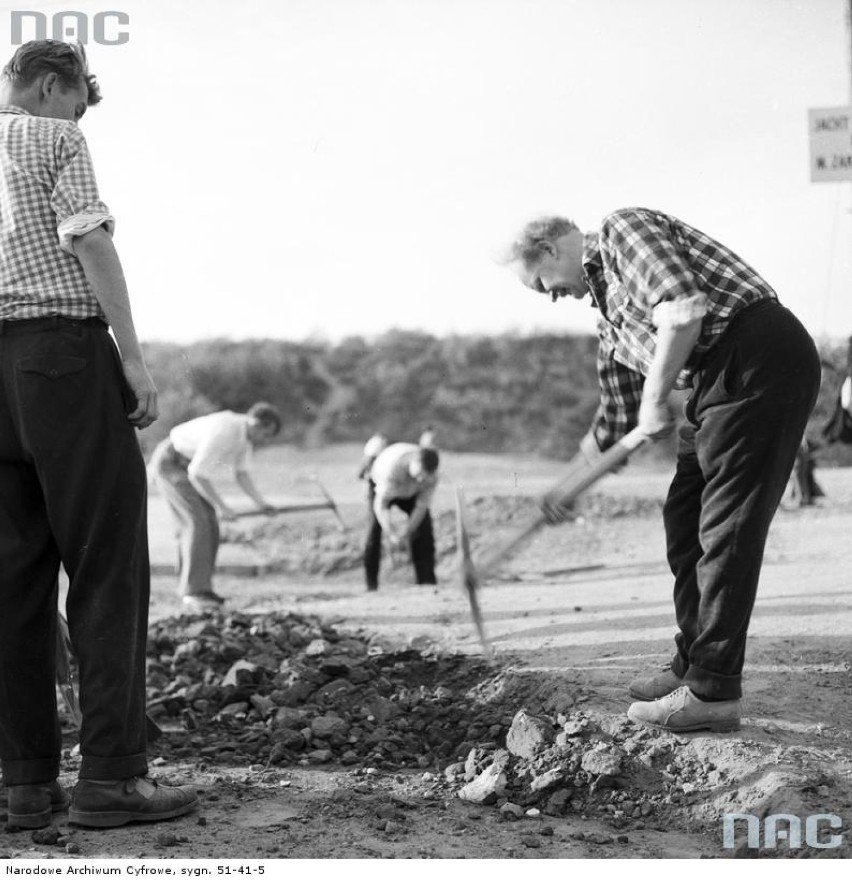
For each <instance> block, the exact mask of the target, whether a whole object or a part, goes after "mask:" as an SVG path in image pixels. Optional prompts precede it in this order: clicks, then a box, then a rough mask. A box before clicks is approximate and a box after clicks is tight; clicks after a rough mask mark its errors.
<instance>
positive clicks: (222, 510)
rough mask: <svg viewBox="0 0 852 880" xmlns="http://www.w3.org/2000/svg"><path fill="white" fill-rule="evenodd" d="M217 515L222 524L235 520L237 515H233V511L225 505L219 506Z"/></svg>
mask: <svg viewBox="0 0 852 880" xmlns="http://www.w3.org/2000/svg"><path fill="white" fill-rule="evenodd" d="M218 513H219V519H221V520H222V521H223V522H232V521H233V520H235V519H236V518H237V514H236V513H235V511H234V510H232V509H231V508H230V507H228V505H227V504H220V505H219V511H218Z"/></svg>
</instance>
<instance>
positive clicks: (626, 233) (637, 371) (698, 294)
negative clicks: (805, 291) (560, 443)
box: [583, 208, 777, 449]
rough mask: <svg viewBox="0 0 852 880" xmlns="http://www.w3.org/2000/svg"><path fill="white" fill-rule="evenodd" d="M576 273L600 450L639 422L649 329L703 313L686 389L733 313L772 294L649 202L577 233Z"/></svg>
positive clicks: (683, 381) (652, 333) (652, 343)
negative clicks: (590, 310) (585, 309)
mask: <svg viewBox="0 0 852 880" xmlns="http://www.w3.org/2000/svg"><path fill="white" fill-rule="evenodd" d="M583 270H584V272H585V276H586V283H587V285H588V288H589V290H590V292H591V294H592V300H593V305H595V306H596V307H597V308H598V309H599V310H600V316H599V318H598V339H599V343H600V344H599V348H598V377H599V381H600V391H601V402H600V406H599V407H598V411H597V413H596V415H595V419H594V421H593V423H592V428H591V433H592V435H593V436H594V438H595V440H596V441H597V444H598V447H599V448H600V449H606V448H608V447H609V446H612V444H613V443H615V442H616V441H617V440H619V439H620V438H621V437H623V436H624V435H625V434H626V433H627V432H628V431H630V430H631V429H632V428H634V427H635V426H636V422H637V419H638V413H639V404H640V403H641V400H642V387H643V385H644V382H645V376H646V375H647V372H648V368H649V366H650V365H651V361H652V360H653V358H654V352H655V349H656V331H657V328H659V327H662V326H669V327H678V326H683V325H685V324H688V323H690V322H692V321H694V320H695V319H696V318H701V319H702V324H701V334H700V336H699V338H698V341H697V343H696V345H695V347H694V348H693V350H692V353H691V354H690V356H689V358H688V360H687V362H686V365H685V367H684V369H683V370H682V371H681V373H680V375H679V376H678V379H677V382H676V385H675V387H677V388H689V387H691V385H692V378H693V376H694V374H695V372H696V370H697V369H698V368H699V365H700V362H701V359H702V358H703V357H704V355H705V354H706V353H707V352H708V351H710V349H712V348H713V346H714V345H715V344H716V343H717V342H718V341H719V339H720V338H721V336H722V334H723V333H724V332H725V330H726V328H727V327H728V324H729V323H730V321H731V319H732V318H733V317H734V315H736V314H737V312H739V311H740V310H742V309H743V308H745V307H746V306H749V305H751V304H752V303H756V302H759V301H761V300H765V299H773V300H777V295H776V293H775V291H774V290H773V289H772V288H771V287H770V286H769V285H768V284H767V283H766V282H765V281H764V280H763V279H762V278H761V277H760V276H759V275H758V274H757V273H756V272H755V271H754V269H752V268H751V267H750V266H749V265H748V264H747V263H745V262H744V261H743V260H741V259H740V258H739V257H738V256H737V255H736V254H735V253H734V252H733V251H731V250H729V249H728V248H726V247H725V246H724V245H723V244H720V243H719V242H717V241H714V240H713V239H712V238H710V237H709V236H707V235H705V234H704V233H703V232H699V231H698V230H697V229H694V228H693V227H691V226H688V225H687V224H686V223H683V222H681V221H680V220H678V219H677V218H675V217H671V216H669V215H667V214H662V213H660V212H658V211H651V210H648V209H646V208H625V209H623V210H619V211H615V212H613V213H612V214H610V215H609V216H607V217H606V218H605V219H604V221H603V223H602V224H601V228H600V231H599V232H598V233H589V234H587V235H586V236H584V246H583Z"/></svg>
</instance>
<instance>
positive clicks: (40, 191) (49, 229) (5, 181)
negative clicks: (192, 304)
mask: <svg viewBox="0 0 852 880" xmlns="http://www.w3.org/2000/svg"><path fill="white" fill-rule="evenodd" d="M102 225H103V226H105V227H106V229H107V230H108V231H109V232H110V233H111V232H112V229H113V225H114V220H113V218H112V216H111V215H110V213H109V209H108V208H107V206H106V205H105V204H104V203H103V202H102V201H101V200H100V198H99V196H98V188H97V184H96V183H95V173H94V169H93V168H92V161H91V158H90V157H89V150H88V148H87V146H86V140H85V138H84V137H83V134H82V132H81V131H80V129H79V128H78V127H77V125H76V123H74V122H70V121H68V120H64V119H52V118H47V117H41V116H33V115H32V114H30V113H28V112H27V111H26V110H23V109H21V108H20V107H13V106H10V105H7V106H2V107H0V320H4V321H5V320H13V321H18V320H23V319H27V318H41V317H47V316H50V315H62V316H64V317H67V318H93V317H98V318H102V319H103V318H104V314H103V311H102V309H101V307H100V305H99V304H98V301H97V299H96V298H95V295H94V292H93V291H92V289H91V287H90V285H89V283H88V281H87V280H86V276H85V274H84V272H83V267H82V265H81V264H80V261H79V260H78V259H77V258H76V257H75V256H74V251H73V240H74V238H75V237H76V236H79V235H85V234H86V233H87V232H90V231H91V230H92V229H95V228H96V227H97V226H102Z"/></svg>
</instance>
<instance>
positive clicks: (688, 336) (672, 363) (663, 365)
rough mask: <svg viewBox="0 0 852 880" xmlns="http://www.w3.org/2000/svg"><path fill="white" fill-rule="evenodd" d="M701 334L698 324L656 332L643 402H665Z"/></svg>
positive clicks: (699, 324) (692, 323)
mask: <svg viewBox="0 0 852 880" xmlns="http://www.w3.org/2000/svg"><path fill="white" fill-rule="evenodd" d="M700 333H701V320H700V319H699V320H697V321H692V322H691V323H689V324H684V325H683V326H681V327H661V328H660V329H659V330H658V332H657V345H656V350H655V353H654V360H653V361H652V362H651V366H650V367H649V369H648V375H647V376H646V377H645V387H644V389H643V391H642V399H643V400H644V399H645V398H648V399H650V400H652V401H656V402H657V403H664V402H665V401H666V400H668V396H669V393H670V392H671V390H672V389H673V388H674V384H675V381H676V380H677V377H678V373H680V371H681V370H682V369H683V367H684V364H685V363H686V361H687V359H688V358H689V355H690V354H691V353H692V349H693V348H695V343H696V342H697V341H698V337H699V335H700Z"/></svg>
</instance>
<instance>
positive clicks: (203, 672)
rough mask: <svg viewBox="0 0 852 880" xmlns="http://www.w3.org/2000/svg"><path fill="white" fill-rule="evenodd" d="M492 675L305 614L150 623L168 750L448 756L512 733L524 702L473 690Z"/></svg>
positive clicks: (251, 755)
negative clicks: (509, 708) (505, 706)
mask: <svg viewBox="0 0 852 880" xmlns="http://www.w3.org/2000/svg"><path fill="white" fill-rule="evenodd" d="M488 676H489V671H488V668H487V667H486V666H485V664H484V663H482V662H481V661H477V660H475V659H471V658H470V657H465V656H462V655H449V656H446V655H443V656H442V655H437V654H434V653H430V652H429V651H428V649H426V648H425V647H424V649H423V650H418V649H417V648H414V647H412V648H408V649H405V650H400V649H394V648H393V647H391V646H389V645H387V644H383V643H382V641H381V640H380V639H378V638H377V637H375V636H373V637H366V636H359V635H357V634H356V635H351V634H345V633H341V632H339V631H337V630H336V629H334V628H333V627H331V626H328V625H326V624H323V623H322V622H321V621H319V620H318V619H314V618H308V617H302V616H299V615H294V614H280V613H273V614H264V615H251V616H250V615H244V614H231V615H227V616H225V615H221V616H219V617H218V618H205V619H190V618H185V617H183V618H179V619H170V620H163V621H160V622H158V623H157V624H155V625H154V626H153V627H152V628H151V631H150V633H149V660H148V685H149V711H150V713H151V715H152V716H153V717H154V718H155V719H156V720H157V721H158V722H159V723H161V724H162V725H163V726H164V727H165V728H166V729H167V730H169V733H170V736H169V737H168V744H167V750H168V751H167V752H166V753H165V754H164V757H167V758H168V757H173V758H180V759H182V758H189V757H192V756H200V757H201V758H203V759H204V761H206V762H208V763H215V762H222V761H226V762H238V763H239V762H241V761H243V762H249V763H262V764H280V765H287V764H293V763H297V764H299V763H300V764H329V763H332V762H335V763H342V764H344V765H354V764H364V765H369V766H372V767H385V768H388V767H391V768H392V767H424V768H425V767H430V766H436V765H437V763H438V762H439V761H441V760H445V759H448V758H453V757H456V756H459V755H461V756H465V755H467V753H468V752H469V751H470V749H471V748H473V746H474V745H475V744H481V743H490V744H493V745H494V746H495V747H496V745H497V744H498V743H499V742H502V740H503V739H504V737H505V732H506V730H507V728H508V725H509V724H510V723H511V720H512V714H511V713H509V714H508V715H507V714H506V713H505V712H504V711H503V710H502V708H501V705H500V701H499V700H491V701H488V702H487V703H483V702H478V703H473V702H471V700H470V699H468V697H467V694H468V692H469V691H470V689H471V687H473V686H475V685H477V684H479V683H480V682H482V681H483V680H484V679H486V678H487V677H488Z"/></svg>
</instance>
